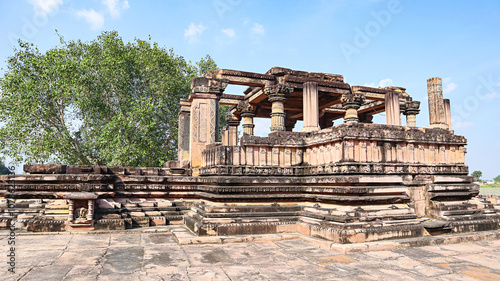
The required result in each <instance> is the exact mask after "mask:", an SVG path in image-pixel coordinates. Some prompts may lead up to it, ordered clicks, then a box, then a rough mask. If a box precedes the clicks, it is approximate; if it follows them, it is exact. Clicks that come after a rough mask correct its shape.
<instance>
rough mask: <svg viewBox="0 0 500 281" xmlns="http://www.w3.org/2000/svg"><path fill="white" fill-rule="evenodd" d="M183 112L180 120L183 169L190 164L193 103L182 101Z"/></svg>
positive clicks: (179, 158)
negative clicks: (190, 130)
mask: <svg viewBox="0 0 500 281" xmlns="http://www.w3.org/2000/svg"><path fill="white" fill-rule="evenodd" d="M180 105H181V110H180V111H179V120H178V130H179V135H178V160H179V163H180V165H181V167H186V166H187V165H188V163H189V127H190V122H191V120H190V119H191V102H190V101H189V100H186V99H181V101H180Z"/></svg>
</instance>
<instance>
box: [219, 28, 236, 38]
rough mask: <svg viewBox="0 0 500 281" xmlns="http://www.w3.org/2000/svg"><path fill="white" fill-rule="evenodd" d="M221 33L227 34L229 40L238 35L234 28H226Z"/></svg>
mask: <svg viewBox="0 0 500 281" xmlns="http://www.w3.org/2000/svg"><path fill="white" fill-rule="evenodd" d="M221 31H222V33H224V34H226V36H227V37H229V38H233V37H234V36H235V35H236V33H235V32H234V29H232V28H224V29H222V30H221Z"/></svg>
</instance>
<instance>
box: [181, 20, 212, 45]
mask: <svg viewBox="0 0 500 281" xmlns="http://www.w3.org/2000/svg"><path fill="white" fill-rule="evenodd" d="M206 29H207V28H206V27H205V26H203V25H202V24H201V23H200V24H198V25H195V24H194V23H191V24H190V25H189V27H188V29H186V30H184V37H186V38H189V43H194V42H197V41H198V37H199V36H200V35H201V34H202V33H203V31H205V30H206Z"/></svg>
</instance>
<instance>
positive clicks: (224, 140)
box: [222, 127, 229, 145]
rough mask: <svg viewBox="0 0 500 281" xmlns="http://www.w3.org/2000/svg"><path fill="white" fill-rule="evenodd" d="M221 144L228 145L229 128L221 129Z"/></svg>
mask: <svg viewBox="0 0 500 281" xmlns="http://www.w3.org/2000/svg"><path fill="white" fill-rule="evenodd" d="M222 145H229V129H228V128H227V127H226V128H224V129H222Z"/></svg>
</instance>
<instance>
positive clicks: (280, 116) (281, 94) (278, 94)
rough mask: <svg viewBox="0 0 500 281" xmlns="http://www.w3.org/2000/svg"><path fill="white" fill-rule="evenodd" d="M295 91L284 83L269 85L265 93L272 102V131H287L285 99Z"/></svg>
mask: <svg viewBox="0 0 500 281" xmlns="http://www.w3.org/2000/svg"><path fill="white" fill-rule="evenodd" d="M292 91H293V89H292V88H289V87H287V86H285V85H283V84H275V85H267V86H265V87H264V93H265V94H266V95H267V96H268V100H269V101H270V102H271V104H272V105H271V132H279V131H285V130H286V128H285V116H286V113H285V101H286V98H287V97H288V95H289V94H290V93H291V92H292Z"/></svg>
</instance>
